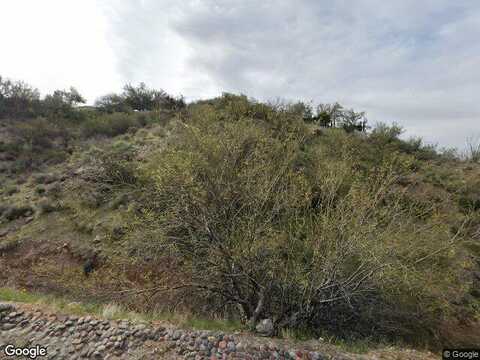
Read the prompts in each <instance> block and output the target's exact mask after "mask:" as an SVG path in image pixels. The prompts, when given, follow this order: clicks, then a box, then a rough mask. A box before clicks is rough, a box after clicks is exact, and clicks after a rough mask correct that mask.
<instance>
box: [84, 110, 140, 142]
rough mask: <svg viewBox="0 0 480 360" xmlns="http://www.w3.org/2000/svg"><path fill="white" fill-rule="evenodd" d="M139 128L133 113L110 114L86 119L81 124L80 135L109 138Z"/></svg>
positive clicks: (136, 116) (138, 122)
mask: <svg viewBox="0 0 480 360" xmlns="http://www.w3.org/2000/svg"><path fill="white" fill-rule="evenodd" d="M140 126H141V123H140V119H139V116H138V115H137V114H135V113H132V114H127V113H112V114H104V115H99V116H97V117H93V118H90V119H87V120H86V121H85V122H84V123H82V133H83V135H84V136H95V135H103V136H110V137H111V136H117V135H120V134H124V133H126V132H127V131H128V129H130V128H134V127H140Z"/></svg>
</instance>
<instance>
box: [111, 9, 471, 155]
mask: <svg viewBox="0 0 480 360" xmlns="http://www.w3.org/2000/svg"><path fill="white" fill-rule="evenodd" d="M104 4H105V9H106V10H105V11H106V12H107V13H108V14H110V15H109V18H110V19H111V37H112V42H113V44H114V45H115V49H116V51H117V55H118V57H119V63H120V65H119V66H120V68H119V71H120V72H121V73H122V75H123V77H124V78H125V80H127V81H146V82H147V83H150V84H152V85H155V86H160V87H164V88H166V90H169V91H172V90H173V91H174V92H182V93H184V94H185V95H187V96H188V97H189V98H195V97H205V96H212V95H215V94H218V93H220V92H221V91H231V92H243V93H246V94H247V95H250V96H253V97H256V98H259V99H262V100H268V99H272V98H276V97H283V98H287V99H299V98H300V99H304V100H313V101H314V102H330V101H340V102H342V103H344V104H345V105H346V106H350V107H354V108H357V109H359V110H366V111H367V113H368V114H369V118H370V119H371V120H372V121H397V122H398V123H400V124H402V125H404V126H405V127H406V129H407V130H408V133H409V134H415V133H418V134H419V135H423V136H425V138H426V139H427V140H428V141H431V142H439V143H440V144H441V145H457V146H461V145H463V143H464V139H465V138H466V137H467V136H468V135H470V134H472V133H474V132H479V133H480V101H479V99H478V95H477V94H479V93H480V71H479V70H478V69H479V65H480V43H479V42H478V37H479V35H480V4H479V3H478V1H476V0H473V1H467V0H466V1H461V0H460V1H456V2H452V1H447V0H424V1H421V2H418V1H413V0H402V1H400V0H399V1H388V2H387V1H381V0H358V1H334V0H322V1H317V0H297V1H286V0H285V1H283V0H276V1H273V0H265V1H261V2H259V1H253V0H238V1H237V0H232V1H214V0H203V1H202V0H195V1H194V0H191V1H184V2H180V3H178V2H173V1H169V0H166V1H154V0H144V1H139V2H131V1H121V0H117V1H116V2H112V1H107V2H105V3H104Z"/></svg>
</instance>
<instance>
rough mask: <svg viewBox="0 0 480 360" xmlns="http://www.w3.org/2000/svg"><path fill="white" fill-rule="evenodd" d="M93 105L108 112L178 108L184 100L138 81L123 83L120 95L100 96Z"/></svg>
mask: <svg viewBox="0 0 480 360" xmlns="http://www.w3.org/2000/svg"><path fill="white" fill-rule="evenodd" d="M95 106H96V107H97V108H98V109H100V110H101V111H104V112H108V113H112V112H129V111H132V110H138V111H153V110H180V109H182V108H184V107H185V102H184V100H183V98H182V97H178V98H175V97H173V96H171V95H169V94H167V93H166V92H165V91H163V90H155V89H150V88H148V87H147V86H146V85H145V84H144V83H140V84H139V85H138V86H133V85H131V84H127V85H125V86H124V88H123V93H122V94H120V95H118V94H108V95H105V96H102V97H100V98H99V99H98V100H97V101H96V102H95Z"/></svg>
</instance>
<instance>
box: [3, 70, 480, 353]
mask: <svg viewBox="0 0 480 360" xmlns="http://www.w3.org/2000/svg"><path fill="white" fill-rule="evenodd" d="M0 81H2V80H1V78H0ZM5 83H6V82H5V80H3V82H2V84H3V89H10V90H11V89H12V88H13V85H14V84H13V83H10V85H9V86H10V87H8V86H7V85H8V84H7V85H5ZM17 86H20V87H22V89H23V91H21V92H18V91H17V92H14V91H10V92H6V91H4V93H2V94H3V95H2V96H0V118H1V119H0V255H1V256H0V269H1V271H0V287H1V288H2V289H3V290H0V300H2V291H3V292H7V290H8V291H13V290H12V289H14V290H15V291H19V292H21V291H22V290H24V291H26V292H32V293H37V294H43V295H48V296H56V297H61V298H67V299H70V301H72V302H74V301H75V302H77V301H78V302H87V303H95V304H102V306H103V305H106V304H115V306H119V307H121V308H123V309H126V310H127V311H136V312H139V313H142V312H144V313H157V314H176V316H178V314H181V315H182V316H183V318H188V319H190V320H189V321H187V323H189V324H190V325H191V326H194V325H195V324H197V325H195V326H197V327H198V326H199V327H202V326H206V325H205V324H213V323H216V322H224V323H229V324H234V325H232V326H233V327H234V328H236V329H239V330H241V331H251V332H255V331H260V332H264V333H263V334H262V335H267V336H274V337H277V338H289V339H290V338H291V339H303V340H306V339H318V338H322V339H330V340H329V341H331V342H332V343H338V342H342V343H351V344H353V343H358V342H363V343H368V344H369V345H368V346H372V347H375V346H377V345H378V344H402V346H405V347H409V348H422V349H425V348H428V349H432V350H438V349H440V348H442V347H444V346H474V345H478V344H479V343H480V331H479V329H480V326H479V323H478V322H479V320H480V319H479V315H480V257H479V256H480V242H479V241H480V239H479V235H480V164H479V157H480V148H479V147H475V145H473V144H472V146H471V147H470V149H469V153H468V154H466V155H462V156H460V155H459V154H457V153H456V152H455V151H453V150H444V149H443V150H442V149H438V148H436V147H434V146H429V145H425V144H424V143H423V142H422V140H421V139H407V140H406V139H403V138H402V137H401V133H402V130H401V128H400V127H398V126H396V125H385V124H369V123H368V122H367V121H366V117H365V114H363V113H359V112H356V111H354V110H348V109H344V108H343V107H341V106H340V105H338V104H323V105H319V106H318V107H313V106H311V105H308V104H305V103H302V102H298V103H261V102H258V101H255V100H253V99H249V98H247V97H246V96H243V95H233V94H224V95H223V96H221V97H219V98H214V99H210V100H202V101H197V102H192V103H185V102H184V100H183V99H181V98H174V97H172V96H169V95H168V94H166V93H164V92H163V91H156V90H152V89H149V88H147V87H145V86H144V85H140V86H138V87H135V86H127V87H126V88H125V89H124V92H122V93H120V94H113V95H108V96H105V97H104V98H102V99H100V100H99V101H98V102H97V103H96V104H95V106H89V107H85V106H79V105H81V103H82V102H83V99H82V97H81V96H80V94H78V92H76V91H75V89H71V90H70V91H58V92H55V93H54V94H52V95H49V96H47V97H46V98H44V99H40V97H39V96H38V94H36V93H35V92H34V91H33V90H31V88H29V87H28V86H27V85H25V84H23V83H21V84H17ZM29 91H30V92H29ZM4 300H5V299H4ZM199 324H200V325H199ZM262 324H264V325H265V324H268V326H267V330H265V329H263V328H262ZM270 324H271V327H270ZM255 329H257V330H255ZM0 336H1V335H0Z"/></svg>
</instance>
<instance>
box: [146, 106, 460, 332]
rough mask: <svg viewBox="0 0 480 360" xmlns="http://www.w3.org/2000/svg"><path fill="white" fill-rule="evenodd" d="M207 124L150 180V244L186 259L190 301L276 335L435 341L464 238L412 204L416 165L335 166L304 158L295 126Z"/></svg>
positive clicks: (278, 122) (176, 139) (311, 150)
mask: <svg viewBox="0 0 480 360" xmlns="http://www.w3.org/2000/svg"><path fill="white" fill-rule="evenodd" d="M203 115H204V116H202V117H198V118H196V120H195V121H192V122H190V123H188V125H187V124H179V126H178V128H177V130H176V132H175V133H174V135H173V140H172V143H171V144H170V146H169V147H168V148H166V149H165V150H163V151H161V152H160V153H159V154H158V156H156V157H154V158H153V159H151V161H150V163H149V164H148V165H147V166H146V167H145V169H144V171H145V174H144V176H143V181H145V182H151V183H152V190H150V192H149V193H148V194H144V196H145V201H146V202H147V204H148V205H147V206H146V207H145V208H144V209H143V217H142V218H143V220H142V223H141V225H140V226H141V229H142V233H143V234H144V238H145V241H148V243H146V244H145V246H147V247H149V248H150V249H155V248H156V249H161V252H160V253H157V254H156V255H157V256H159V257H162V256H164V255H165V254H169V255H170V256H174V257H175V258H176V259H178V263H179V264H181V265H182V267H181V270H182V271H183V272H185V278H186V279H188V282H187V283H186V284H185V286H187V287H188V288H189V290H190V291H195V292H197V293H199V294H202V295H203V298H204V299H207V300H206V301H208V302H209V303H210V304H217V306H220V307H222V306H228V304H235V305H237V306H238V307H239V308H241V309H242V313H243V316H244V318H245V319H248V320H249V322H250V324H255V322H256V321H257V320H258V319H260V318H264V317H270V318H272V319H273V320H274V321H275V324H276V326H277V327H278V328H282V327H293V328H295V327H305V326H307V327H310V328H311V329H318V328H323V329H329V330H331V331H335V332H340V333H342V332H343V333H345V332H346V331H347V330H349V331H352V332H358V333H365V332H369V334H370V335H385V336H391V335H402V336H407V335H412V334H413V333H415V332H419V331H420V330H421V331H423V333H424V334H426V335H425V336H429V335H428V334H429V331H430V328H432V327H435V326H436V325H435V321H436V320H435V319H436V317H437V316H438V314H439V313H442V314H443V315H444V316H447V315H448V314H449V311H450V309H451V303H450V301H451V299H452V298H453V297H458V296H461V291H459V292H457V293H455V292H452V289H451V286H450V284H451V283H452V281H453V282H455V281H458V278H459V276H460V275H459V273H460V270H461V266H460V265H459V263H460V261H462V258H461V257H460V256H459V255H458V253H457V248H456V243H455V242H454V240H453V239H455V238H457V237H454V236H453V234H451V233H450V230H449V227H448V225H446V224H444V222H443V219H441V218H433V217H432V218H428V219H424V220H421V219H419V218H418V216H417V213H418V212H417V211H416V209H415V208H412V206H411V204H409V205H408V206H405V204H404V203H402V194H401V192H398V193H397V192H396V191H395V186H394V184H395V183H396V179H397V178H398V176H400V175H402V174H404V173H405V171H408V169H409V166H410V165H409V161H407V160H408V159H406V158H404V157H402V156H398V155H396V154H395V153H393V154H390V155H389V154H388V153H387V154H386V155H384V156H383V157H382V158H381V160H380V161H378V162H377V166H375V167H372V168H370V169H367V170H364V171H359V170H356V169H355V167H354V166H353V165H354V164H355V163H356V159H355V158H354V157H353V155H354V154H355V153H352V148H351V147H350V146H345V148H344V149H343V153H342V152H340V156H338V158H337V160H333V161H332V158H330V157H329V156H328V155H326V154H325V152H324V151H321V150H322V149H324V147H321V146H316V145H310V147H309V146H307V144H306V142H305V141H306V137H305V132H304V127H303V126H301V125H300V124H299V123H298V122H297V121H301V120H298V118H297V117H293V118H290V120H289V121H288V118H285V117H284V116H283V115H280V114H279V115H278V118H276V119H275V118H273V119H271V121H270V122H269V125H268V126H267V125H266V124H261V123H255V122H252V121H251V120H250V119H237V118H234V119H233V120H232V121H228V119H224V120H223V121H218V118H217V117H216V114H214V113H209V112H208V111H205V112H204V113H203ZM295 119H296V120H295ZM342 136H343V135H342ZM343 139H344V141H345V143H346V144H347V143H348V142H350V141H353V139H354V135H346V136H344V137H343ZM334 159H335V158H334ZM147 189H148V188H145V190H147ZM152 242H154V243H155V244H156V246H155V245H153V244H152ZM442 248H444V249H448V251H443V252H442V251H438V249H442ZM150 254H151V255H155V253H154V252H153V251H151V253H150ZM447 264H448V265H447ZM180 278H183V277H180ZM381 309H382V310H381ZM377 310H378V312H377V313H375V311H377ZM375 314H376V315H377V316H376V315H375ZM406 314H415V316H419V321H420V322H421V324H422V325H418V324H412V323H411V319H410V317H409V316H406ZM352 321H353V323H355V324H356V325H354V326H352V324H351V323H352ZM392 323H396V324H397V325H396V326H395V327H392Z"/></svg>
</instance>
